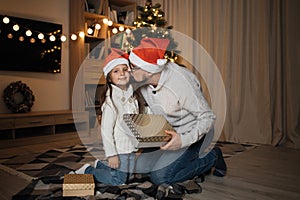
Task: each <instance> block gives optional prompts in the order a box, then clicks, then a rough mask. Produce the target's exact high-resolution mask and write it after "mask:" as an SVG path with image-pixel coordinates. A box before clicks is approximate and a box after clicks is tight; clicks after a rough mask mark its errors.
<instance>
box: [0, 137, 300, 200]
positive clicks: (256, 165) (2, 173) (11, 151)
mask: <svg viewBox="0 0 300 200" xmlns="http://www.w3.org/2000/svg"><path fill="white" fill-rule="evenodd" d="M30 143H35V144H34V145H33V144H30ZM79 143H81V141H80V139H79V138H78V137H77V136H76V134H60V135H55V136H43V137H35V138H30V139H29V138H27V139H24V140H18V141H15V142H14V143H9V144H8V143H3V142H0V156H9V155H15V154H24V153H34V152H44V151H45V150H47V149H52V148H59V147H64V146H66V145H75V144H79ZM226 162H227V165H228V174H227V176H225V177H224V178H219V177H214V176H207V177H206V180H205V182H203V183H202V184H201V186H202V188H203V191H202V193H200V194H190V195H187V196H186V197H185V199H190V200H199V199H205V200H210V199H212V200H215V199H259V200H261V199H270V200H271V199H272V200H273V199H280V200H285V199H295V200H296V199H297V200H298V199H300V150H295V149H288V148H282V147H272V146H258V147H256V148H253V149H250V150H248V151H245V152H242V153H240V154H238V155H235V156H232V157H230V158H227V159H226ZM0 180H1V182H2V183H1V185H0V199H1V200H2V199H3V200H5V199H11V197H12V195H13V194H15V193H17V192H18V191H20V190H21V189H22V188H23V187H25V186H26V185H27V184H28V180H26V177H20V176H19V175H18V174H13V173H8V172H7V171H6V170H3V169H0ZM3 180H5V184H4V182H3Z"/></svg>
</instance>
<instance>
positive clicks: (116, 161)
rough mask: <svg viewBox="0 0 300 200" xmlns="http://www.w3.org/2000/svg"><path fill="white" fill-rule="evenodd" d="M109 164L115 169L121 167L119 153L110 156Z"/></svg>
mask: <svg viewBox="0 0 300 200" xmlns="http://www.w3.org/2000/svg"><path fill="white" fill-rule="evenodd" d="M108 166H109V167H110V168H113V169H117V168H119V157H118V155H115V156H111V157H109V158H108Z"/></svg>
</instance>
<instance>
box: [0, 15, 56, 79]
mask: <svg viewBox="0 0 300 200" xmlns="http://www.w3.org/2000/svg"><path fill="white" fill-rule="evenodd" d="M0 20H1V21H0V71H1V70H2V71H4V70H5V71H30V72H49V73H60V72H61V40H60V35H61V34H62V25H61V24H55V23H49V22H44V21H36V20H32V19H25V18H19V17H13V16H8V15H0ZM30 32H31V35H30ZM42 36H44V37H42ZM50 36H52V38H54V37H55V40H54V41H51V40H50ZM53 36H54V37H53Z"/></svg>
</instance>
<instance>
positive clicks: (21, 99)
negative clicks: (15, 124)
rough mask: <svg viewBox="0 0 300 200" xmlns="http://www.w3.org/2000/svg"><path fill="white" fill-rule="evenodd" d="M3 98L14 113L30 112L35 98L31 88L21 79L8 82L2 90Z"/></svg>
mask: <svg viewBox="0 0 300 200" xmlns="http://www.w3.org/2000/svg"><path fill="white" fill-rule="evenodd" d="M3 99H4V102H5V104H6V106H7V108H8V109H9V110H11V111H12V112H14V113H26V112H30V111H31V107H32V106H33V102H34V100H35V99H34V95H33V93H32V91H31V89H30V88H29V87H28V86H27V85H26V84H25V83H22V82H21V81H17V82H13V83H10V84H9V85H8V86H7V87H6V88H5V90H4V94H3Z"/></svg>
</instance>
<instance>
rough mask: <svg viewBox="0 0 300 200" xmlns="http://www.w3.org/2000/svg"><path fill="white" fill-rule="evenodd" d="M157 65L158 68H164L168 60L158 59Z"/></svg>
mask: <svg viewBox="0 0 300 200" xmlns="http://www.w3.org/2000/svg"><path fill="white" fill-rule="evenodd" d="M156 63H157V65H158V66H163V65H165V64H166V63H167V59H157V61H156Z"/></svg>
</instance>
